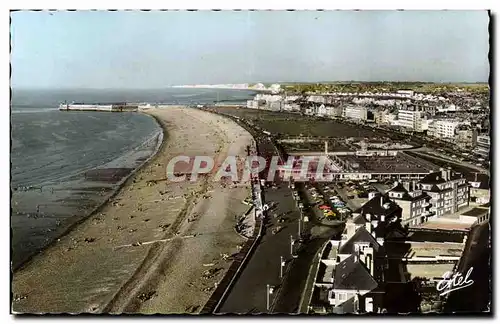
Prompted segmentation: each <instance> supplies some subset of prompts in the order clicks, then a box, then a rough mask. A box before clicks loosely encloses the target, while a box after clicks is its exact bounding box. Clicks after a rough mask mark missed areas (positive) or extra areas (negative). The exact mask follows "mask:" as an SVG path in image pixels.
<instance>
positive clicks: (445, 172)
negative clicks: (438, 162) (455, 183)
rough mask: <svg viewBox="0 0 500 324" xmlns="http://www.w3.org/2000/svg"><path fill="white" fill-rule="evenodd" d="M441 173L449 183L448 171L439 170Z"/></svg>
mask: <svg viewBox="0 0 500 324" xmlns="http://www.w3.org/2000/svg"><path fill="white" fill-rule="evenodd" d="M439 170H440V171H441V177H443V179H444V180H446V181H448V170H445V169H444V168H440V169H439Z"/></svg>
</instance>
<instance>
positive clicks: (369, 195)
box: [368, 191, 377, 200]
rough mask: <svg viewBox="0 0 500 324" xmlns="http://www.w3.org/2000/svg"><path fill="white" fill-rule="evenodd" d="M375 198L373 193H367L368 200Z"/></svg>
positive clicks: (375, 194)
mask: <svg viewBox="0 0 500 324" xmlns="http://www.w3.org/2000/svg"><path fill="white" fill-rule="evenodd" d="M376 196H377V193H376V192H375V191H372V192H369V193H368V199H370V200H371V199H373V198H375V197H376Z"/></svg>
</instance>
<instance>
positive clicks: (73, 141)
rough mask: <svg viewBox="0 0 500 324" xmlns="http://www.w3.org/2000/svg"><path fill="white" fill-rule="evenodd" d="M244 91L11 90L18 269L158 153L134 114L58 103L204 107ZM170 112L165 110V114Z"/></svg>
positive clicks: (157, 136) (153, 137)
mask: <svg viewBox="0 0 500 324" xmlns="http://www.w3.org/2000/svg"><path fill="white" fill-rule="evenodd" d="M251 96H253V93H252V92H249V91H231V90H228V91H216V90H201V89H166V90H141V91H139V90H134V91H130V90H127V91H116V90H112V91H111V90H108V91H104V90H99V91H97V90H61V91H41V90H38V91H27V90H25V91H22V90H19V91H16V90H14V91H13V93H12V107H11V192H12V200H11V227H12V233H13V235H12V249H13V254H12V263H13V267H14V268H17V267H18V266H19V265H21V264H22V263H23V262H24V261H26V260H27V259H29V257H30V256H32V255H33V254H35V253H37V252H38V251H40V250H42V249H43V248H44V247H45V246H46V245H47V244H49V243H50V242H51V241H53V240H54V239H55V238H57V237H58V236H60V235H61V234H62V233H63V232H64V231H66V230H67V229H68V228H69V227H70V226H71V225H73V224H74V223H75V222H78V221H79V220H82V219H84V218H85V217H86V216H88V215H89V214H90V213H91V212H92V211H93V210H94V209H95V208H97V207H98V206H99V205H101V204H102V203H103V202H104V201H105V200H106V199H107V198H108V197H109V196H110V195H111V194H112V193H113V192H114V191H115V190H116V189H117V187H118V186H119V184H120V183H121V181H123V180H124V178H125V177H126V176H127V175H129V174H130V173H131V172H132V171H133V170H135V169H136V168H137V167H138V166H140V165H141V164H142V163H143V162H144V161H145V160H146V159H147V158H148V157H149V156H151V154H152V153H153V152H154V151H155V150H156V149H157V147H158V146H159V144H160V143H161V140H162V136H163V135H162V132H161V129H160V128H159V126H158V125H157V123H156V121H155V120H154V119H153V118H151V117H149V116H146V115H143V114H140V113H132V112H130V113H105V112H61V111H59V110H57V107H58V104H59V103H60V102H62V101H68V102H71V101H77V102H100V103H107V102H108V103H109V102H123V101H127V102H152V103H168V104H208V103H213V102H214V101H215V100H224V101H227V102H235V103H237V102H242V101H244V100H246V99H248V98H250V97H251ZM165 109H168V108H165Z"/></svg>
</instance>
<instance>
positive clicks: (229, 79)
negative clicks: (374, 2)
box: [10, 11, 489, 89]
mask: <svg viewBox="0 0 500 324" xmlns="http://www.w3.org/2000/svg"><path fill="white" fill-rule="evenodd" d="M488 24H489V17H488V13H487V12H486V11H274V12H273V11H218V12H217V11H150V12H147V11H128V12H127V11H115V12H108V11H75V12H68V11H60V12H50V13H49V12H48V11H45V12H32V11H18V12H12V13H11V29H10V30H11V69H12V74H11V85H12V87H13V88H41V89H45V88H50V89H59V88H61V89H64V88H104V89H109V88H130V89H142V88H151V89H153V88H162V87H167V86H171V85H181V84H220V83H254V82H264V83H267V82H317V81H349V80H353V81H430V82H487V80H488V76H489V62H488V51H489V34H488Z"/></svg>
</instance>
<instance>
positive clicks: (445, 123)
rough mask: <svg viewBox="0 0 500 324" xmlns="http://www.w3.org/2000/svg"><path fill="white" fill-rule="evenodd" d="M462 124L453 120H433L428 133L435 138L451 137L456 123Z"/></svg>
mask: <svg viewBox="0 0 500 324" xmlns="http://www.w3.org/2000/svg"><path fill="white" fill-rule="evenodd" d="M460 124H462V123H461V122H459V121H455V120H446V119H444V120H434V121H433V122H432V123H431V124H430V125H429V129H428V135H429V136H433V137H437V138H453V137H454V136H455V133H456V129H457V127H458V125H460Z"/></svg>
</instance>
